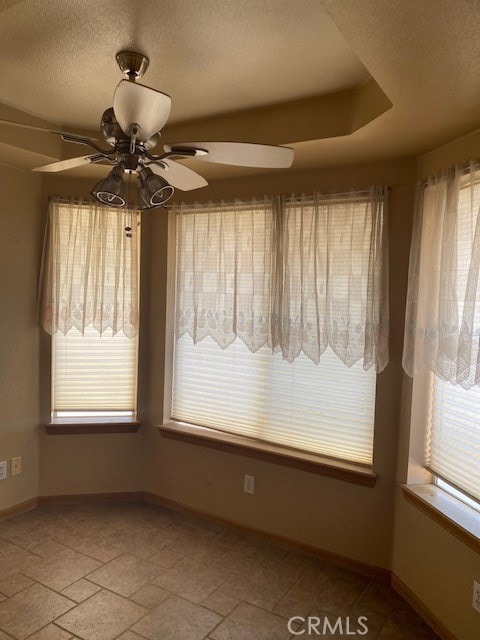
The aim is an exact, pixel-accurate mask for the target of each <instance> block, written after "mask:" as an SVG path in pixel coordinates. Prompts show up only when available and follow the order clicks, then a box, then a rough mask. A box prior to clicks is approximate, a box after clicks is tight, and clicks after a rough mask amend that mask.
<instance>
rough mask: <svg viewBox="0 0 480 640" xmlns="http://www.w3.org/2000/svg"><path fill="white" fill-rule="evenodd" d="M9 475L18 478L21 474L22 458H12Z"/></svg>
mask: <svg viewBox="0 0 480 640" xmlns="http://www.w3.org/2000/svg"><path fill="white" fill-rule="evenodd" d="M10 473H11V474H12V476H18V475H20V474H21V473H22V458H21V456H19V457H18V458H12V463H11V465H10Z"/></svg>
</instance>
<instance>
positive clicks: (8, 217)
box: [0, 166, 41, 511]
mask: <svg viewBox="0 0 480 640" xmlns="http://www.w3.org/2000/svg"><path fill="white" fill-rule="evenodd" d="M40 192H41V182H40V177H39V176H35V175H32V174H31V173H29V172H26V171H23V170H21V169H12V168H10V167H5V166H0V220H1V224H0V229H1V233H0V242H1V249H0V335H1V336H2V339H1V341H0V399H1V400H0V461H3V460H8V466H9V471H8V473H9V477H8V478H7V479H6V480H2V481H1V482H0V511H2V510H3V509H7V508H8V507H11V506H13V505H15V504H19V503H21V502H24V501H25V500H29V499H31V498H35V497H36V496H37V495H38V380H39V370H38V349H39V345H38V342H39V330H38V325H37V323H36V321H35V301H36V293H37V278H38V264H39V251H40V243H39V238H40V215H39V208H40V206H39V205H40ZM14 456H15V457H16V456H21V457H22V466H23V469H22V473H21V475H19V476H14V477H11V476H10V460H11V458H12V457H14Z"/></svg>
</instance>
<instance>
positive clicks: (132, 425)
mask: <svg viewBox="0 0 480 640" xmlns="http://www.w3.org/2000/svg"><path fill="white" fill-rule="evenodd" d="M70 202H71V201H70V199H67V200H65V204H70ZM75 204H76V205H79V204H80V205H81V204H82V200H80V201H79V202H77V201H75ZM137 213H138V214H140V212H139V211H138V212H137ZM49 215H50V214H49V213H47V216H49ZM138 222H139V224H140V225H141V217H140V216H139V218H138ZM48 224H49V223H47V226H48ZM138 243H139V246H138V253H137V267H138V278H139V287H138V308H139V312H140V303H141V301H140V292H141V280H140V279H141V256H142V228H141V226H140V227H139V239H138ZM140 318H141V315H140ZM133 339H134V340H135V341H136V358H135V377H134V384H135V391H134V393H135V402H134V407H133V409H132V412H131V415H128V416H125V417H121V416H115V415H110V416H108V415H106V416H104V417H98V418H91V417H90V418H82V417H75V418H67V417H60V418H59V417H56V415H55V410H54V402H53V398H54V386H53V384H54V382H53V367H54V350H55V334H50V335H48V349H46V350H45V351H46V352H47V351H48V371H49V407H48V416H49V420H50V421H49V422H44V424H43V426H44V427H45V431H46V433H47V435H82V434H113V433H137V432H138V431H139V429H140V427H141V422H140V421H139V420H138V409H139V407H138V385H139V375H140V331H139V332H138V334H137V335H136V336H135V337H134V338H133ZM44 344H47V343H44ZM86 411H88V409H87V410H86Z"/></svg>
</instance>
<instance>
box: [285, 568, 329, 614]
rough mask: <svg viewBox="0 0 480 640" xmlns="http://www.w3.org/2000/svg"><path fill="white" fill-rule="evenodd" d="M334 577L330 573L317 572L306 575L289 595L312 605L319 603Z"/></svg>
mask: <svg viewBox="0 0 480 640" xmlns="http://www.w3.org/2000/svg"><path fill="white" fill-rule="evenodd" d="M331 584H332V579H331V577H330V576H329V575H328V574H321V573H320V574H316V575H315V576H306V577H304V578H300V580H299V581H298V582H297V583H296V584H295V586H294V587H293V588H292V589H291V591H290V592H289V594H288V596H289V597H290V598H293V599H294V600H299V601H300V602H304V603H305V604H309V605H311V606H312V607H314V606H316V605H318V603H319V600H318V599H319V597H320V596H321V594H322V593H323V592H324V590H325V589H326V588H328V587H329V586H331Z"/></svg>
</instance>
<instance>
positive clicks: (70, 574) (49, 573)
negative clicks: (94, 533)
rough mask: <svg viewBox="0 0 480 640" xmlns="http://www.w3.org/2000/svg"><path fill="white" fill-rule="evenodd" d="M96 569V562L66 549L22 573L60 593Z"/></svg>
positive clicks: (97, 564)
mask: <svg viewBox="0 0 480 640" xmlns="http://www.w3.org/2000/svg"><path fill="white" fill-rule="evenodd" d="M98 567H100V563H99V562H98V561H97V560H94V559H93V558H89V557H88V556H84V555H83V554H82V553H79V552H78V551H74V550H73V549H66V550H65V551H61V552H60V553H57V554H56V555H54V556H50V557H49V558H45V559H44V560H42V561H41V562H38V563H37V564H35V565H34V566H33V567H31V568H30V569H27V570H26V571H25V572H24V573H25V574H26V575H28V576H29V577H30V578H33V579H34V580H36V581H37V582H41V583H42V584H44V585H46V586H47V587H50V588H51V589H55V591H62V589H65V588H66V587H68V586H69V585H70V584H72V583H73V582H76V581H77V580H79V579H80V578H83V577H84V576H85V575H86V574H87V573H90V572H91V571H94V570H95V569H97V568H98Z"/></svg>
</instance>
